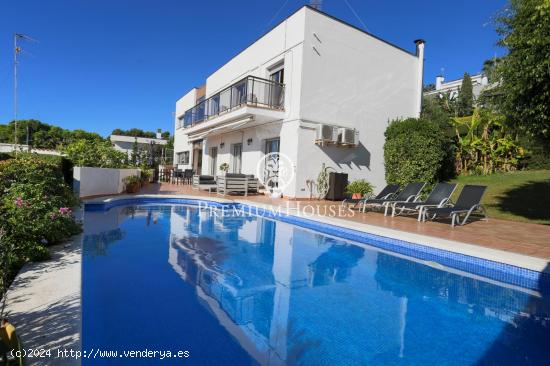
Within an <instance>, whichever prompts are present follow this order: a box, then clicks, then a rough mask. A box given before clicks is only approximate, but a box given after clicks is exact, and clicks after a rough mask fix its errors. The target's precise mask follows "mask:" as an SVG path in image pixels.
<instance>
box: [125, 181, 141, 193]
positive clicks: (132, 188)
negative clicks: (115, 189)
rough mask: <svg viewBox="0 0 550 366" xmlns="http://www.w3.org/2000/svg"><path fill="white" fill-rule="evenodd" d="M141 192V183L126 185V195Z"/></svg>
mask: <svg viewBox="0 0 550 366" xmlns="http://www.w3.org/2000/svg"><path fill="white" fill-rule="evenodd" d="M137 191H139V183H129V184H127V185H126V193H136V192H137Z"/></svg>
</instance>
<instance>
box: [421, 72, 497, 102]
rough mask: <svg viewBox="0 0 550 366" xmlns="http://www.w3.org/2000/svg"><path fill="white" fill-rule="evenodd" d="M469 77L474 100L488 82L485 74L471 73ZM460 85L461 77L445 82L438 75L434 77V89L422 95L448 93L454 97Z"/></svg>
mask: <svg viewBox="0 0 550 366" xmlns="http://www.w3.org/2000/svg"><path fill="white" fill-rule="evenodd" d="M471 79H472V90H473V95H474V100H477V98H478V97H479V94H480V93H481V91H482V90H483V89H484V88H486V87H487V85H489V82H488V80H487V76H485V75H483V74H478V75H473V76H471ZM461 86H462V79H458V80H451V81H447V82H445V78H444V77H443V76H441V75H439V76H437V77H436V78H435V89H434V90H430V91H427V92H425V93H424V95H425V96H429V95H441V94H447V93H448V94H449V96H450V97H451V98H456V97H457V96H458V92H459V91H460V88H461Z"/></svg>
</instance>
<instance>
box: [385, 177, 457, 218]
mask: <svg viewBox="0 0 550 366" xmlns="http://www.w3.org/2000/svg"><path fill="white" fill-rule="evenodd" d="M456 186H457V185H456V183H437V184H436V185H435V187H434V189H433V190H432V191H431V192H430V194H429V195H428V197H427V198H426V200H424V201H416V202H395V203H393V204H392V205H391V206H392V212H391V215H392V217H394V216H396V215H401V214H402V213H404V212H418V221H421V220H422V215H423V214H424V210H425V209H427V208H428V207H443V206H444V205H445V204H447V202H448V201H449V199H450V198H451V195H452V194H453V192H454V191H455V189H456Z"/></svg>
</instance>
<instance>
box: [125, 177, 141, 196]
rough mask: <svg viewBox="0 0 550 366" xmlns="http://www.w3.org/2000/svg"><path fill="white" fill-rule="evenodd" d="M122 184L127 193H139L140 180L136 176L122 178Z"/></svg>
mask: <svg viewBox="0 0 550 366" xmlns="http://www.w3.org/2000/svg"><path fill="white" fill-rule="evenodd" d="M122 182H123V183H124V184H125V185H126V192H127V193H136V192H137V191H139V187H140V183H141V179H140V178H139V177H138V176H137V175H130V176H129V177H126V178H124V179H123V180H122Z"/></svg>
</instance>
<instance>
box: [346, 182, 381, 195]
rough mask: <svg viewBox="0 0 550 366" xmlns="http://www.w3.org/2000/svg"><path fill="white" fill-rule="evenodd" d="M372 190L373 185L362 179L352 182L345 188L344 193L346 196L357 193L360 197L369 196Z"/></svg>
mask: <svg viewBox="0 0 550 366" xmlns="http://www.w3.org/2000/svg"><path fill="white" fill-rule="evenodd" d="M373 190H374V187H373V185H372V184H370V182H368V181H366V180H364V179H359V180H356V181H353V182H351V183H350V184H348V185H347V186H346V193H348V194H354V193H359V194H361V196H366V195H369V194H371V193H372V191H373Z"/></svg>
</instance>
